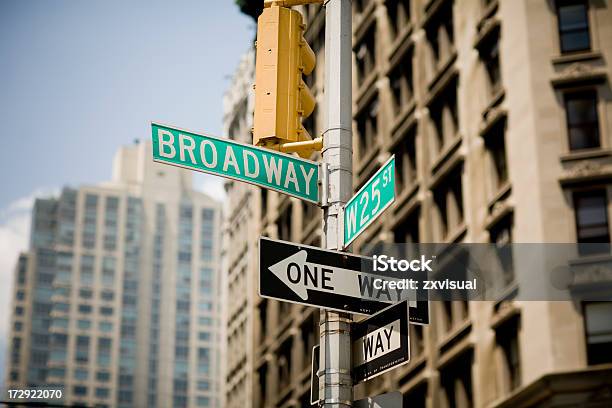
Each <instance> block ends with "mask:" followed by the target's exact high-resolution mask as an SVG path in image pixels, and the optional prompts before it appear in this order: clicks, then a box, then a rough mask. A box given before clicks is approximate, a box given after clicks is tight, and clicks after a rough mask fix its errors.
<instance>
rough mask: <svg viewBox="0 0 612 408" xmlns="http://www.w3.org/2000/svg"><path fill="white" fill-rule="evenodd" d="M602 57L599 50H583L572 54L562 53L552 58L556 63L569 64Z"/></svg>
mask: <svg viewBox="0 0 612 408" xmlns="http://www.w3.org/2000/svg"><path fill="white" fill-rule="evenodd" d="M601 58H602V55H601V52H599V51H581V52H576V53H572V54H562V55H558V56H556V57H553V58H552V63H553V64H554V65H560V64H568V63H572V62H579V61H590V60H599V59H601Z"/></svg>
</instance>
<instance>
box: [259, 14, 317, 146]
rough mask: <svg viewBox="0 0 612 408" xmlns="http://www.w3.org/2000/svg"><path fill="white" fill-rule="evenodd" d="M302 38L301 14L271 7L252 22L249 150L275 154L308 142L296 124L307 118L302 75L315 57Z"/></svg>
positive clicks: (310, 106)
mask: <svg viewBox="0 0 612 408" xmlns="http://www.w3.org/2000/svg"><path fill="white" fill-rule="evenodd" d="M303 33H304V24H303V22H302V15H301V14H300V13H299V12H297V11H295V10H291V9H289V8H286V7H279V6H277V5H275V4H273V5H272V6H271V7H268V8H265V9H264V11H263V13H262V14H261V15H260V16H259V19H258V20H257V57H256V64H255V117H254V123H253V144H255V145H259V146H267V147H270V148H276V149H279V148H278V146H279V145H282V144H283V143H291V142H303V141H307V140H310V139H311V137H310V135H309V134H308V132H307V131H306V130H305V129H304V127H303V126H302V120H303V119H304V118H306V117H308V116H309V115H310V114H312V111H313V110H314V106H315V99H314V97H313V95H312V93H311V92H310V89H308V87H307V86H306V84H305V83H304V80H303V79H302V75H308V74H310V73H311V72H312V70H313V69H314V66H315V55H314V52H313V51H312V49H311V48H310V46H309V45H308V44H307V43H306V41H305V40H304V36H303ZM279 150H280V149H279Z"/></svg>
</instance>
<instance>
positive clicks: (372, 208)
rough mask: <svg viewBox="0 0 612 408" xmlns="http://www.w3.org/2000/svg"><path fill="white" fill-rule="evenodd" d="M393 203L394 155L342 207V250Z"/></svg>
mask: <svg viewBox="0 0 612 408" xmlns="http://www.w3.org/2000/svg"><path fill="white" fill-rule="evenodd" d="M393 201H395V155H393V156H391V158H390V159H389V160H387V161H386V162H385V164H383V166H382V167H381V168H380V169H379V170H378V171H377V172H376V173H375V174H374V175H373V176H372V177H371V178H370V179H369V180H368V181H367V182H366V183H365V184H364V186H363V187H361V189H359V191H358V192H357V193H356V194H355V195H354V196H353V197H352V198H351V199H350V200H349V201H348V203H346V205H345V206H344V248H346V247H347V246H348V245H349V244H350V243H351V242H353V240H354V239H355V238H357V236H358V235H359V234H361V232H362V231H363V230H365V229H366V228H367V227H368V225H370V224H371V223H372V222H373V221H374V220H375V219H376V218H377V217H378V216H379V215H380V214H382V213H383V211H385V209H386V208H387V207H389V206H390V205H391V203H393Z"/></svg>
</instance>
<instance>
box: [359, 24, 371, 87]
mask: <svg viewBox="0 0 612 408" xmlns="http://www.w3.org/2000/svg"><path fill="white" fill-rule="evenodd" d="M355 60H356V62H357V85H358V87H361V85H363V83H364V82H365V80H366V79H367V78H369V76H370V74H371V73H372V72H374V70H375V68H376V24H373V25H372V27H370V29H369V30H368V32H367V33H365V34H364V35H363V38H362V40H361V42H360V43H359V44H358V45H357V46H356V48H355Z"/></svg>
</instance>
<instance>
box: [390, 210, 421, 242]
mask: <svg viewBox="0 0 612 408" xmlns="http://www.w3.org/2000/svg"><path fill="white" fill-rule="evenodd" d="M393 235H394V240H393V242H395V243H397V244H399V243H414V242H419V213H418V212H417V213H416V214H413V215H411V216H409V217H408V218H406V219H405V220H404V221H402V222H401V223H400V224H399V225H398V226H397V227H395V229H394V230H393Z"/></svg>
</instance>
